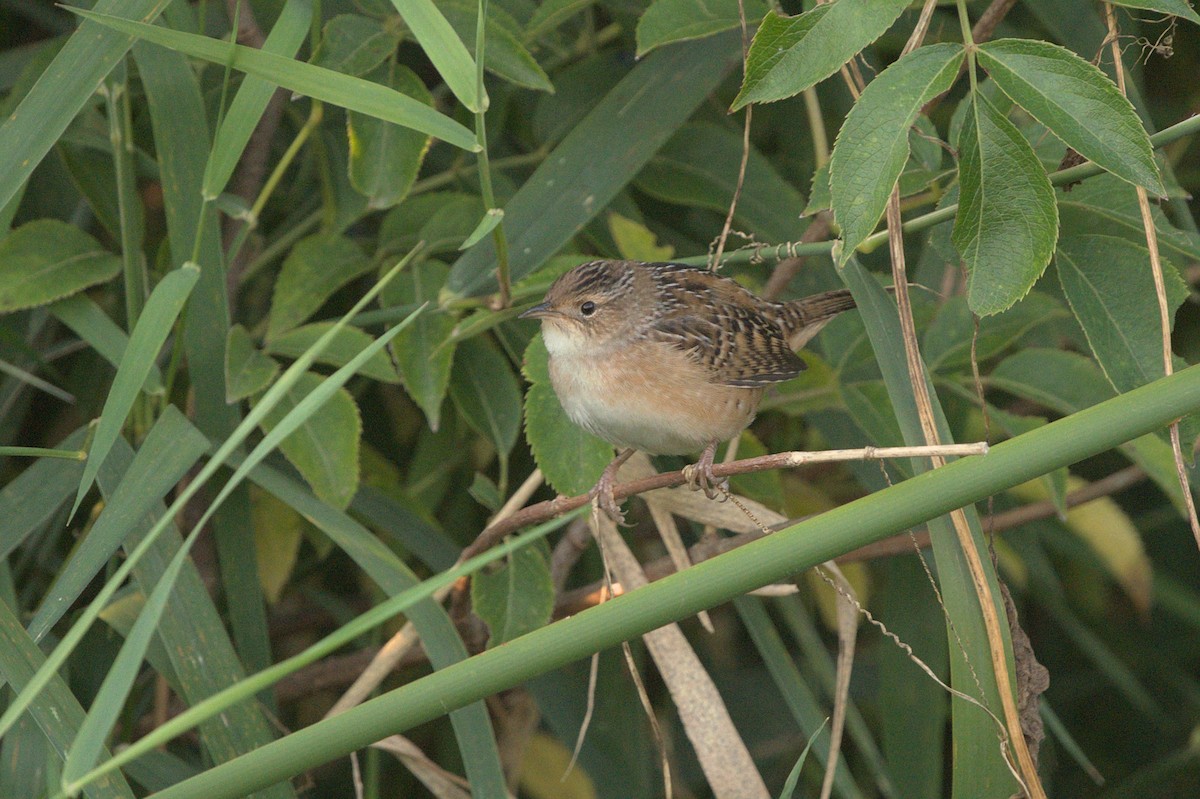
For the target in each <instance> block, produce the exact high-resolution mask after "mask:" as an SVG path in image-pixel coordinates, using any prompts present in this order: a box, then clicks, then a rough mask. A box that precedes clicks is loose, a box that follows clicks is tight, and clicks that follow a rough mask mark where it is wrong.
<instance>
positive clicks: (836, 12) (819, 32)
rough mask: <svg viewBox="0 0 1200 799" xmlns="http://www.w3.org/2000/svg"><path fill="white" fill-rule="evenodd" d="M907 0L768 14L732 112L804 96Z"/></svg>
mask: <svg viewBox="0 0 1200 799" xmlns="http://www.w3.org/2000/svg"><path fill="white" fill-rule="evenodd" d="M907 7H908V0H837V2H834V3H827V4H825V5H819V6H817V7H816V8H814V9H813V10H812V11H809V12H806V13H804V14H800V15H799V16H795V17H785V16H780V15H779V14H775V13H774V12H771V13H768V14H767V15H766V17H764V18H763V21H762V24H761V25H759V27H758V32H757V33H755V34H754V41H753V42H752V43H751V44H750V52H749V54H748V56H747V62H746V77H745V79H744V80H743V81H742V90H741V91H740V92H738V96H737V97H736V98H734V101H733V107H732V110H734V111H736V110H737V109H739V108H741V107H742V106H745V105H748V104H750V103H770V102H774V101H775V100H782V99H783V98H785V97H791V96H792V95H796V94H799V93H800V92H802V91H804V90H805V89H807V88H809V87H810V86H812V85H814V84H816V83H817V82H818V81H821V80H824V79H825V78H828V77H829V76H830V75H832V74H833V73H834V72H837V70H838V68H839V67H841V66H842V64H845V63H846V62H847V61H849V60H850V59H851V58H853V57H854V56H855V55H857V54H858V52H859V51H860V50H862V49H863V48H864V47H866V46H867V45H868V44H870V43H871V42H873V41H875V40H876V39H878V38H879V37H880V36H882V35H883V33H884V31H886V30H887V29H888V28H890V27H891V26H892V23H893V22H895V21H896V19H897V18H898V17H899V16H900V14H901V13H902V12H903V11H904V9H905V8H907Z"/></svg>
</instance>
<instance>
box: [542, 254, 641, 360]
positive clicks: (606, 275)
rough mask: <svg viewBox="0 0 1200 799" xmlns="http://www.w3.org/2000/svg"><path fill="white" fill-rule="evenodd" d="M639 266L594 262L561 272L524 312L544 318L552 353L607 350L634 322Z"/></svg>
mask: <svg viewBox="0 0 1200 799" xmlns="http://www.w3.org/2000/svg"><path fill="white" fill-rule="evenodd" d="M637 278H638V275H637V267H636V266H634V265H633V264H632V263H630V262H629V261H591V262H589V263H586V264H581V265H579V266H577V267H575V268H574V269H572V270H571V271H569V272H567V273H566V274H564V275H562V277H560V278H559V279H558V280H556V281H554V284H553V285H552V286H550V290H549V291H547V292H546V298H545V300H544V301H542V302H540V303H538V304H537V305H535V306H533V307H532V308H530V309H529V310H527V311H525V312H524V313H522V314H521V318H522V319H540V320H542V337H543V338H544V339H545V341H546V349H547V350H549V352H550V354H551V355H555V354H566V353H567V352H578V351H581V350H594V349H603V348H606V347H607V346H608V345H610V344H611V343H612V342H613V341H615V340H618V339H619V338H620V337H621V336H622V335H623V334H625V333H626V332H628V331H629V330H630V329H632V328H633V327H634V326H635V325H636V318H637V316H638V314H639V309H638V303H637V301H636V297H637V294H636V292H635V291H634V288H635V282H636V280H637Z"/></svg>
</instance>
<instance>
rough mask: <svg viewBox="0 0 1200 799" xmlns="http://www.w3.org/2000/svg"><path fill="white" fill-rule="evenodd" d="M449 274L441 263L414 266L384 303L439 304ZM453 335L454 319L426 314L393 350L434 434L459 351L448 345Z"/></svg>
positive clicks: (398, 339)
mask: <svg viewBox="0 0 1200 799" xmlns="http://www.w3.org/2000/svg"><path fill="white" fill-rule="evenodd" d="M449 273H450V268H449V267H447V266H446V265H445V264H443V263H440V262H438V261H423V262H421V263H416V264H413V265H412V266H410V267H409V268H408V270H407V271H405V272H403V273H401V274H400V275H398V276H397V277H396V279H395V280H393V281H392V285H391V286H389V287H388V290H387V291H385V292H384V295H383V296H384V301H385V302H386V303H387V304H389V305H408V304H410V303H420V302H426V301H431V300H432V301H436V299H437V296H438V292H440V291H441V290H442V286H444V285H445V284H446V275H448V274H449ZM453 332H454V317H452V316H450V315H449V314H446V313H425V314H421V315H420V316H419V317H417V318H416V319H414V320H413V322H412V324H410V325H409V326H408V328H407V329H405V330H404V331H402V332H401V333H400V335H398V336H396V342H395V344H394V345H393V347H392V353H393V354H394V355H395V357H396V365H397V366H398V367H399V369H400V379H401V380H402V381H403V382H404V389H405V391H407V392H408V395H409V396H410V397H412V399H413V402H415V403H417V405H418V406H419V407H420V408H421V410H422V411H424V412H425V418H426V419H427V420H428V421H429V429H430V430H433V431H434V432H437V429H438V427H439V426H440V425H441V414H442V400H443V399H444V398H445V396H446V389H447V388H448V387H449V386H450V367H451V365H452V364H453V362H454V349H455V348H454V345H453V344H447V343H446V342H447V340H448V339H449V338H450V335H451V334H452V333H453Z"/></svg>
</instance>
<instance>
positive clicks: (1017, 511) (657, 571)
mask: <svg viewBox="0 0 1200 799" xmlns="http://www.w3.org/2000/svg"><path fill="white" fill-rule="evenodd" d="M1145 479H1146V473H1145V472H1144V471H1142V469H1141V467H1139V466H1128V467H1126V468H1124V469H1122V470H1120V471H1118V472H1113V473H1112V474H1110V475H1108V476H1107V477H1104V478H1103V479H1100V480H1097V481H1096V482H1094V483H1089V484H1088V485H1086V486H1083V487H1081V488H1077V489H1075V490H1074V491H1070V492H1068V493H1067V495H1066V497H1065V498H1064V503H1063V504H1064V505H1065V506H1066V507H1067V508H1074V507H1077V506H1079V505H1084V504H1087V503H1088V502H1092V501H1093V500H1096V499H1100V498H1101V497H1107V496H1111V495H1113V494H1116V493H1118V492H1121V491H1124V490H1125V489H1127V488H1131V487H1132V486H1135V485H1137V484H1138V483H1140V482H1142V481H1143V480H1145ZM1057 514H1058V507H1057V506H1056V505H1055V504H1054V503H1053V502H1051V501H1049V500H1046V501H1044V502H1034V503H1031V504H1029V505H1022V506H1021V507H1019V508H1013V509H1012V510H1007V511H1004V512H1002V513H997V514H996V515H994V516H991V517H989V518H988V519H986V520H985V521H986V523H987V525H988V527H989V529H991V530H992V531H993V532H1004V531H1006V530H1011V529H1013V528H1015V527H1020V526H1021V525H1023V524H1027V523H1029V522H1033V521H1038V520H1039V519H1049V518H1052V517H1054V516H1056V515H1057ZM799 521H801V520H800V519H789V520H788V521H786V522H784V523H782V524H778V525H773V526H772V528H773V530H775V529H779V530H782V529H783V528H784V527H790V526H791V525H793V524H796V523H797V522H799ZM764 535H765V533H762V532H760V531H757V530H755V531H753V532H749V533H742V534H740V535H734V536H729V537H727V538H716V539H712V540H705V541H700V542H699V543H697V544H694V545H692V546H690V547H688V558H689V559H690V560H691V561H692V563H699V562H700V561H702V560H708V559H709V558H714V557H716V556H717V555H721V554H724V553H725V552H731V551H733V550H735V549H737V548H738V547H742V546H745V545H746V544H749V543H750V542H752V541H757V540H758V539H760V538H762V537H763V536H764ZM914 538H915V540H916V543H917V546H918V547H920V548H921V549H927V548H928V547H929V533H928V531H926V530H924V529H920V530H915V531H913V534H912V535H911V536H910V535H909V534H907V533H901V534H900V535H894V536H892V537H890V538H885V539H883V540H882V541H876V542H874V543H872V544H867V545H866V546H864V547H859V548H858V549H855V550H853V551H851V552H847V553H846V554H844V555H839V556H838V557H837V558H836V559H835V560H836V562H837V563H854V562H858V561H865V560H875V559H878V558H889V557H893V556H895V555H908V554H912V551H913V540H914ZM645 570H646V576H647V577H648V578H649V579H650V580H651V581H653V580H660V579H662V578H663V577H666V576H667V575H669V574H673V573H674V572H675V565H674V563H672V561H671V559H670V558H669V557H662V558H658V559H656V560H654V561H651V562H650V563H648V564H646V567H645ZM614 593H616V594H619V593H621V592H620V591H619V590H617V591H615V592H614ZM608 598H609V592H608V590H607V589H606V588H605V586H604V584H603V583H602V582H595V583H592V584H591V585H586V586H583V587H580V588H576V589H574V590H572V591H567V592H565V593H562V594H560V596H559V598H558V602H557V604H556V607H555V610H554V614H555V616H556V617H562V616H570V615H572V614H575V613H578V612H580V611H581V610H585V609H586V608H589V607H591V606H593V605H596V604H598V603H600V602H603V601H605V600H606V599H608Z"/></svg>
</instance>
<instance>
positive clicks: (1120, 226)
mask: <svg viewBox="0 0 1200 799" xmlns="http://www.w3.org/2000/svg"><path fill="white" fill-rule="evenodd" d="M1150 213H1151V215H1152V216H1153V218H1154V227H1155V229H1156V230H1157V232H1158V246H1159V247H1160V248H1161V249H1162V250H1163V252H1164V253H1165V254H1167V255H1169V256H1170V255H1173V256H1175V257H1177V258H1178V259H1179V260H1180V261H1181V262H1183V261H1188V260H1200V234H1196V233H1194V232H1192V231H1190V230H1181V229H1179V228H1177V227H1175V226H1174V225H1173V224H1172V223H1171V220H1169V219H1168V218H1167V215H1166V214H1164V213H1163V211H1162V208H1160V207H1159V206H1158V205H1151V207H1150ZM1058 214H1059V219H1060V227H1061V229H1062V233H1061V235H1063V236H1074V235H1084V234H1088V233H1097V234H1101V235H1107V236H1122V237H1124V238H1127V239H1129V240H1130V241H1134V242H1142V243H1144V242H1145V241H1146V230H1145V228H1144V227H1143V225H1142V213H1141V209H1140V208H1139V207H1138V199H1137V193H1136V192H1134V191H1132V190H1131V189H1130V188H1129V184H1127V183H1126V182H1125V181H1123V180H1121V179H1120V178H1117V177H1114V176H1113V175H1097V176H1096V177H1093V178H1088V179H1087V180H1085V181H1084V182H1083V183H1081V184H1079V185H1078V186H1074V187H1072V188H1071V190H1070V191H1069V192H1063V191H1060V193H1059V198H1058Z"/></svg>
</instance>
